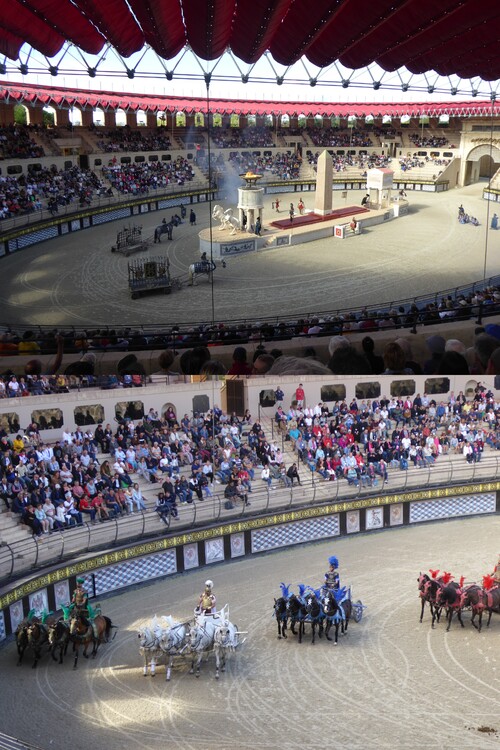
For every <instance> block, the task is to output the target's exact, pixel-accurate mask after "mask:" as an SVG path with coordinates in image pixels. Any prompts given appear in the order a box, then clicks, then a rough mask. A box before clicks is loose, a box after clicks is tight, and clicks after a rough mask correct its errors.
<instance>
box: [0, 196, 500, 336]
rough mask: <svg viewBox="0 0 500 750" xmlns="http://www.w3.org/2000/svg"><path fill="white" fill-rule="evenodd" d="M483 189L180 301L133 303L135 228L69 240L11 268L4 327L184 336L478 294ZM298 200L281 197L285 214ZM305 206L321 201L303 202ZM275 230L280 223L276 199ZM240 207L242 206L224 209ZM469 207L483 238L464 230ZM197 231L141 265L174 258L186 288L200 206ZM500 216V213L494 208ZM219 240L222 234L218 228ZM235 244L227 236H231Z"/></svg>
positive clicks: (222, 273)
mask: <svg viewBox="0 0 500 750" xmlns="http://www.w3.org/2000/svg"><path fill="white" fill-rule="evenodd" d="M483 187H484V183H478V184H476V185H472V186H470V187H467V188H463V189H459V190H451V191H449V192H447V193H439V194H428V193H423V192H422V193H420V192H419V193H409V196H408V200H409V202H410V213H409V215H408V216H405V217H402V218H401V219H398V220H394V221H392V222H388V223H387V224H382V225H379V226H375V227H371V228H368V229H367V230H366V231H365V232H364V233H363V234H361V235H360V236H359V237H353V238H349V239H348V240H345V241H343V242H342V241H340V240H334V239H333V238H331V239H327V240H318V241H316V242H311V243H308V244H302V245H297V246H292V247H280V248H275V249H270V250H262V251H258V252H256V253H247V254H245V255H242V256H240V257H231V258H229V260H228V265H227V268H226V269H222V268H219V269H217V271H216V273H215V276H214V285H213V297H212V287H211V285H210V284H209V283H208V282H207V280H206V279H201V280H200V282H199V285H198V286H197V287H196V288H193V287H184V288H183V289H182V290H181V291H174V292H173V293H172V294H171V295H163V294H153V295H149V296H144V297H141V298H140V299H138V300H134V301H132V300H131V298H130V293H129V290H128V274H127V263H128V259H127V258H125V257H124V256H123V255H119V254H118V253H111V250H110V248H111V245H112V244H114V243H115V241H116V233H117V231H118V230H120V229H122V228H123V226H124V225H125V224H126V222H121V221H115V222H110V223H109V224H107V225H104V226H101V227H96V228H95V229H92V230H86V231H83V232H77V233H75V234H73V235H65V236H64V237H61V238H58V239H56V240H51V241H48V242H44V243H42V244H40V245H38V246H35V247H33V248H30V249H26V250H22V251H20V252H17V253H14V254H13V255H11V256H9V257H7V258H2V259H1V270H2V288H1V290H0V306H1V309H2V323H8V324H11V325H13V326H15V325H16V324H18V325H21V324H22V325H24V324H26V325H54V326H58V327H60V328H61V327H65V326H70V325H75V326H78V325H84V326H90V327H95V326H96V325H97V326H99V325H113V326H118V327H122V326H125V325H133V326H135V325H139V324H154V323H158V324H167V325H168V324H175V323H179V324H180V323H183V324H186V323H190V322H199V321H206V320H212V308H213V319H214V320H217V321H218V320H234V319H236V318H238V319H241V318H252V319H255V318H256V317H258V316H259V315H263V316H264V315H266V316H272V315H290V316H291V318H292V319H293V318H294V317H295V318H296V316H297V314H308V313H313V312H319V311H332V310H335V309H342V308H346V307H352V306H362V305H378V304H380V305H381V304H382V303H388V302H391V301H393V300H400V299H403V298H407V297H413V296H415V295H422V294H428V293H433V292H436V291H439V290H442V289H448V288H450V287H454V286H459V285H461V284H465V283H469V282H471V281H475V280H477V279H481V278H483V276H484V265H485V258H486V276H492V275H495V274H497V273H499V264H498V251H499V249H500V232H492V231H491V230H489V229H487V226H488V225H487V218H488V217H487V210H488V204H487V202H486V201H484V200H482V190H483ZM297 195H298V194H290V195H288V196H287V195H285V194H284V195H282V196H280V198H281V203H282V206H286V205H287V201H289V200H295V201H296V200H297ZM361 197H362V191H359V190H358V191H349V193H348V195H347V197H346V199H345V201H344V200H343V199H341V197H340V194H337V193H335V194H334V206H337V207H338V206H341V205H344V204H345V205H352V204H356V203H357V204H359V202H360V200H361ZM304 200H305V202H306V206H308V205H312V204H313V200H314V195H313V194H310V195H309V194H304ZM265 201H266V204H265V205H266V209H265V214H264V219H265V221H271V220H273V219H275V218H277V217H278V216H284V212H281V213H280V214H276V212H273V210H272V208H271V201H272V196H266V198H265ZM221 202H222V203H223V204H224V206H229V205H230V204H231V200H222V201H221ZM460 203H463V205H464V207H465V209H466V211H467V212H469V213H470V214H471V215H474V216H476V217H477V218H478V219H479V221H480V224H481V226H480V227H473V226H472V225H461V224H459V223H458V221H457V209H458V206H459V204H460ZM195 210H196V213H197V218H198V225H197V226H196V227H190V226H189V225H188V224H183V225H182V226H180V227H178V228H176V229H174V239H173V241H172V242H168V240H166V239H164V240H163V241H162V244H161V245H152V246H151V248H150V250H148V251H147V252H146V253H140V254H138V255H135V256H132V257H131V259H135V258H147V257H149V256H150V257H157V256H159V255H161V256H163V257H164V256H165V255H168V257H169V260H170V264H171V273H172V276H174V277H177V276H184V277H185V276H186V274H187V269H188V267H189V265H190V264H191V263H192V262H193V261H195V260H197V259H199V250H198V247H199V241H198V232H199V230H200V229H202V228H204V227H206V226H207V225H208V205H207V204H199V205H197V206H195ZM490 211H491V213H492V211H493V207H490ZM172 213H173V211H172V210H167V211H165V212H157V213H155V214H145V215H144V216H142V217H141V222H142V223H143V236H144V237H148V236H150V235H152V233H153V230H154V227H155V226H157V225H158V224H159V223H160V222H161V219H162V217H163V216H166V217H167V218H168V217H169V216H170V215H171V214H172ZM214 232H215V233H219V230H218V226H217V223H215V226H214ZM226 234H227V233H226Z"/></svg>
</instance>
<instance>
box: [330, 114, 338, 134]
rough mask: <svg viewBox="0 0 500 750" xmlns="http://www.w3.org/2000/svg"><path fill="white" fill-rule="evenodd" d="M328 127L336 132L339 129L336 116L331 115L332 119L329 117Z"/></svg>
mask: <svg viewBox="0 0 500 750" xmlns="http://www.w3.org/2000/svg"><path fill="white" fill-rule="evenodd" d="M330 125H331V126H332V128H335V129H336V130H338V129H339V128H340V117H337V115H332V117H330Z"/></svg>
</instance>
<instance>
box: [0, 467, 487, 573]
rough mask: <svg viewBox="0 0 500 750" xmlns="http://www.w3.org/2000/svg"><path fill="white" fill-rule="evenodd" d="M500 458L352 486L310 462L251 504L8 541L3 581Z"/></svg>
mask: <svg viewBox="0 0 500 750" xmlns="http://www.w3.org/2000/svg"><path fill="white" fill-rule="evenodd" d="M499 459H500V454H497V453H486V454H483V455H482V460H481V461H479V462H477V463H473V464H469V463H467V462H466V461H465V459H462V458H461V457H460V456H455V457H454V460H445V459H444V460H443V458H441V459H439V460H438V461H437V462H436V463H435V464H433V465H431V466H427V467H425V468H415V467H413V465H412V464H411V462H410V467H409V468H408V469H407V470H401V469H397V468H391V469H389V472H388V481H386V480H385V479H384V478H383V477H381V476H378V477H376V481H375V482H374V483H372V484H370V485H363V482H362V481H358V482H357V483H356V484H354V483H352V484H349V483H348V482H347V480H345V479H343V478H341V479H335V480H334V481H325V480H322V479H320V478H319V477H317V476H315V475H314V474H312V473H311V471H310V469H309V468H308V466H307V464H301V465H300V467H299V470H300V473H301V474H302V479H301V485H300V486H297V485H295V486H291V487H286V486H285V485H284V484H283V483H282V482H279V483H277V484H274V485H273V486H272V487H271V488H269V487H268V486H267V485H266V486H265V487H259V485H263V484H264V483H263V482H262V480H260V479H259V478H256V479H255V480H254V482H253V491H252V492H251V493H250V494H249V495H248V498H249V501H250V505H245V504H243V502H242V501H241V500H236V501H235V502H234V504H233V505H234V507H232V508H226V502H227V500H226V498H225V497H224V493H223V492H221V491H217V492H215V494H214V495H213V497H209V498H206V499H205V500H204V501H203V502H199V501H196V500H195V501H194V502H193V503H187V504H181V505H179V506H178V510H179V516H178V518H174V517H172V516H171V515H170V516H167V517H166V518H165V523H163V522H162V521H161V519H160V518H159V516H158V514H157V513H156V512H155V511H154V510H147V511H141V512H139V513H135V514H133V515H129V516H126V517H119V518H115V519H110V520H108V521H104V522H102V523H100V522H96V523H88V522H85V523H84V524H83V526H81V527H70V528H67V529H64V530H63V531H54V532H52V533H51V534H46V535H43V536H42V537H36V536H27V537H26V539H23V540H20V541H16V542H3V543H2V544H1V545H0V583H3V584H6V583H8V582H11V581H15V580H16V579H18V578H20V577H21V576H23V575H26V574H27V573H29V572H33V571H36V570H39V569H41V568H43V567H46V566H47V565H51V564H57V563H60V562H63V561H66V560H67V561H69V560H72V559H75V558H77V557H79V556H81V555H83V554H88V553H91V552H97V551H99V550H102V549H109V548H113V547H121V546H126V545H131V544H133V543H134V542H144V541H145V540H151V539H154V538H159V537H161V536H164V535H165V534H168V535H171V534H172V533H175V532H177V531H182V532H185V531H186V530H189V529H194V528H202V527H207V526H210V525H212V524H216V523H220V522H225V521H233V522H234V521H235V520H236V521H237V520H239V519H242V518H248V517H250V516H251V517H258V516H265V515H266V514H268V513H269V512H271V511H272V512H276V511H287V510H290V509H292V508H294V509H300V508H307V507H311V506H320V505H324V504H326V503H350V502H355V501H356V500H358V499H359V498H370V497H373V498H375V497H376V496H379V495H381V494H384V495H386V494H387V493H388V492H389V491H390V492H391V493H407V492H417V491H419V490H422V489H432V488H437V487H444V486H445V487H453V486H458V485H461V484H473V483H475V482H478V481H480V482H489V481H495V480H496V479H497V477H498V472H499ZM221 489H222V487H221Z"/></svg>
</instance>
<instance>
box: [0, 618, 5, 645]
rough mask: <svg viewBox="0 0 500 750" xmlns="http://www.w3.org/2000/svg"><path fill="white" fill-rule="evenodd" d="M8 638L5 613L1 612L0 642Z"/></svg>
mask: <svg viewBox="0 0 500 750" xmlns="http://www.w3.org/2000/svg"><path fill="white" fill-rule="evenodd" d="M6 637H7V633H6V632H5V615H4V613H3V612H0V641H4V640H5V639H6Z"/></svg>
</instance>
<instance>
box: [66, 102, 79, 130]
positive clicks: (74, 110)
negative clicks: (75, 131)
mask: <svg viewBox="0 0 500 750" xmlns="http://www.w3.org/2000/svg"><path fill="white" fill-rule="evenodd" d="M68 118H69V121H70V123H71V124H72V125H73V127H74V128H81V126H82V111H81V109H78V107H71V109H70V111H69V113H68Z"/></svg>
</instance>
